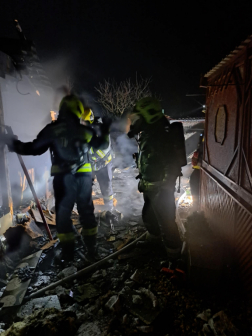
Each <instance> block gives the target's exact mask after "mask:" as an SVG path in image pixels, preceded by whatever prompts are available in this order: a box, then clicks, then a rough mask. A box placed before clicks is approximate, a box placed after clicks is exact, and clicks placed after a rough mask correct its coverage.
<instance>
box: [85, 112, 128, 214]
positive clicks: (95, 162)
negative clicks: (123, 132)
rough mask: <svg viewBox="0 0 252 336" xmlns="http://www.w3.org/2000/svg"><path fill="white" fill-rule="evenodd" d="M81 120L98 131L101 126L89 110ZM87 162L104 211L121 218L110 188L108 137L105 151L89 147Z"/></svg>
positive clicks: (109, 148)
mask: <svg viewBox="0 0 252 336" xmlns="http://www.w3.org/2000/svg"><path fill="white" fill-rule="evenodd" d="M83 120H84V122H85V123H88V124H90V125H92V126H93V127H94V128H95V127H97V128H98V129H99V128H100V126H101V125H102V123H101V118H99V119H97V121H95V118H94V113H93V111H92V110H91V109H90V108H85V111H84V114H83ZM88 154H89V161H90V162H91V164H92V170H93V177H94V176H96V178H97V181H98V183H99V185H100V189H101V193H102V196H103V201H104V205H105V210H106V211H109V212H111V213H112V214H114V215H115V216H116V217H117V219H120V218H121V217H122V214H121V213H120V212H119V211H117V210H116V209H115V208H114V204H113V203H114V202H113V200H114V195H113V187H112V178H113V172H112V170H113V164H112V158H113V153H112V148H111V139H110V136H109V143H108V146H107V148H105V149H102V150H101V149H98V150H97V149H94V148H93V147H91V148H90V149H89V152H88Z"/></svg>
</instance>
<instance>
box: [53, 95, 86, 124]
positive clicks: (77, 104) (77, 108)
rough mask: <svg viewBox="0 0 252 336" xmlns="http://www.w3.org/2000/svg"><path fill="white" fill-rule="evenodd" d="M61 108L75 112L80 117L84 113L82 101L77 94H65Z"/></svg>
mask: <svg viewBox="0 0 252 336" xmlns="http://www.w3.org/2000/svg"><path fill="white" fill-rule="evenodd" d="M59 107H60V110H61V109H62V108H63V109H64V110H66V112H71V113H73V114H75V115H76V116H77V117H78V118H79V119H80V118H81V117H82V115H83V113H84V107H83V104H82V102H81V101H80V100H79V99H78V97H76V96H75V95H68V96H65V97H64V98H63V99H62V100H61V102H60V106H59Z"/></svg>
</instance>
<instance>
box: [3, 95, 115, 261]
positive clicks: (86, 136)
mask: <svg viewBox="0 0 252 336" xmlns="http://www.w3.org/2000/svg"><path fill="white" fill-rule="evenodd" d="M83 113H84V108H83V105H82V103H81V101H80V100H79V99H78V98H77V97H76V96H75V95H68V96H65V97H64V98H63V99H62V101H61V103H60V108H59V116H58V119H57V120H56V121H54V122H52V123H50V124H48V125H47V126H46V127H45V128H44V129H42V131H41V132H40V133H39V134H38V136H37V138H36V139H35V140H34V141H33V142H28V143H23V142H21V141H18V140H13V141H12V143H11V144H10V145H9V148H10V150H11V151H14V152H16V153H18V154H21V155H41V154H43V153H45V152H46V151H47V150H48V149H49V150H50V152H51V160H52V167H51V175H52V176H54V180H53V187H54V195H55V209H56V228H57V232H58V237H59V239H60V243H61V246H62V259H63V260H65V261H69V260H72V259H73V256H74V238H75V237H74V229H73V225H72V220H71V213H72V209H73V207H74V204H75V203H77V208H78V212H79V215H80V223H81V225H82V227H83V230H82V234H83V238H84V242H85V244H86V248H87V255H86V257H87V259H88V260H89V261H91V262H93V261H95V260H96V257H97V251H96V235H97V222H96V220H95V216H94V206H93V202H92V168H91V164H90V163H89V161H88V154H87V153H88V150H89V148H90V147H92V148H96V149H99V148H101V149H103V148H104V147H105V148H106V147H107V146H108V141H109V129H108V128H109V125H108V124H103V129H102V134H101V136H100V137H98V136H96V134H95V132H94V130H92V128H90V127H87V126H84V125H81V124H80V118H81V116H82V114H83Z"/></svg>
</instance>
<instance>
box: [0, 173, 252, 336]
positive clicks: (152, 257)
mask: <svg viewBox="0 0 252 336" xmlns="http://www.w3.org/2000/svg"><path fill="white" fill-rule="evenodd" d="M134 175H135V171H134V169H127V170H120V169H117V172H114V189H115V191H116V194H117V195H119V193H121V194H120V197H119V196H118V197H117V199H118V210H121V211H123V213H124V217H123V218H122V219H120V220H115V218H112V217H111V216H110V215H108V216H106V213H105V216H104V213H103V211H104V209H103V208H102V207H103V205H101V204H99V205H98V206H97V207H96V216H97V220H98V221H99V235H98V250H99V253H100V255H101V256H102V257H108V260H106V261H105V262H104V263H103V264H100V266H99V267H98V268H97V267H94V268H92V269H91V271H90V272H87V273H86V274H84V275H82V276H81V277H75V275H76V274H77V272H78V271H79V270H81V269H83V268H86V267H88V266H89V264H86V263H85V261H83V258H82V255H83V253H84V250H83V244H82V241H81V239H80V237H79V236H78V234H77V233H76V248H75V252H76V253H75V260H74V262H72V263H69V264H66V265H64V267H63V266H62V265H59V264H57V262H56V256H57V254H58V252H59V251H60V245H59V243H58V241H57V240H56V239H55V241H54V242H53V243H50V244H48V240H47V238H46V237H45V235H44V233H43V227H42V226H41V225H39V223H38V222H36V225H37V226H38V227H39V229H41V230H42V235H41V236H39V237H35V238H32V239H31V240H30V243H29V246H30V250H29V253H30V252H31V253H30V254H29V255H27V256H25V257H23V258H22V259H19V260H18V262H16V264H15V266H14V264H12V268H11V269H12V272H10V274H9V276H8V277H7V278H6V279H5V282H4V281H3V282H1V281H0V287H1V289H0V297H1V298H0V302H2V305H3V307H2V308H1V310H0V321H3V323H1V324H0V328H1V330H0V332H1V331H2V333H1V335H3V336H14V335H15V336H21V335H28V336H29V335H36V334H39V335H54V336H55V335H77V336H96V335H103V336H114V335H142V334H149V335H155V336H159V335H160V336H165V335H169V336H180V335H200V336H205V335H227V336H231V335H232V336H233V335H244V336H246V335H251V332H252V329H251V328H252V314H251V312H252V310H251V308H250V307H251V302H250V301H245V300H244V301H243V300H242V296H241V293H238V294H236V293H234V292H232V295H230V293H231V290H232V288H231V286H229V283H227V282H226V283H224V284H223V286H222V287H218V289H216V287H214V286H213V287H212V288H211V287H209V286H206V283H204V282H203V283H202V284H201V286H198V287H197V286H194V287H193V286H192V285H193V284H192V283H191V282H190V267H191V265H190V264H187V261H188V259H187V257H184V260H180V261H178V262H177V263H176V264H173V265H172V264H170V263H168V261H167V258H166V252H165V249H164V248H163V247H162V244H159V245H153V246H150V247H149V248H143V247H141V245H137V244H136V245H135V246H134V247H133V248H132V249H130V250H127V251H126V252H122V253H121V254H119V255H118V256H117V257H116V258H110V257H109V256H110V255H111V254H112V253H114V252H116V251H120V250H121V249H122V248H123V247H124V246H127V245H128V244H129V243H130V242H132V241H134V240H135V239H136V238H137V237H139V236H140V235H141V234H142V233H143V232H144V230H145V229H144V227H143V224H142V222H141V207H142V200H141V197H142V196H141V195H140V194H139V193H138V192H137V191H136V190H137V189H136V183H137V181H135V180H134ZM134 188H135V189H134ZM99 192H100V191H99V188H98V187H97V184H95V185H94V195H93V196H94V198H95V197H98V198H100V195H99ZM122 195H124V196H123V197H122ZM125 200H127V203H126V204H125ZM132 209H133V211H132ZM46 210H48V208H47V209H45V211H46ZM48 211H50V212H51V214H53V207H52V208H51V209H50V210H48ZM73 217H74V219H75V221H76V225H75V227H76V231H77V232H78V231H79V229H80V227H79V224H78V215H77V214H76V213H73ZM202 223H203V224H202ZM19 225H22V224H19ZM50 228H51V231H52V234H53V236H54V238H56V236H55V234H56V231H55V226H54V225H53V224H51V225H50ZM186 228H187V236H186V241H187V242H194V239H193V237H194V235H195V233H196V232H197V234H198V233H200V236H204V235H205V234H207V235H209V234H208V233H209V231H208V230H209V228H208V226H207V223H206V221H205V218H204V216H203V214H196V215H193V216H192V217H190V218H189V220H188V222H187V226H186ZM200 242H202V240H200ZM196 243H198V242H196ZM45 246H47V247H46V248H44V247H45ZM191 246H192V244H191V245H190V244H189V249H190V247H191ZM43 248H44V249H43ZM13 253H14V252H11V254H10V256H12V255H13ZM204 262H205V265H207V263H208V260H204ZM193 266H194V265H193ZM201 270H202V267H201ZM69 276H72V280H71V281H67V278H68V277H69ZM64 279H66V281H65V280H64ZM3 280H4V279H3ZM59 280H60V281H62V282H61V285H58V286H56V287H55V288H51V289H50V288H49V289H47V288H46V287H47V286H48V285H50V284H53V283H55V282H56V281H59ZM229 280H230V279H229ZM194 285H195V284H194ZM20 288H21V289H22V293H24V292H25V294H22V295H21V294H20V291H18V290H20ZM41 288H44V289H45V291H44V292H43V294H41V295H37V294H38V293H37V292H38V290H40V289H41ZM223 289H224V290H223ZM30 295H33V297H32V298H31V297H30ZM36 295H37V297H36V298H34V296H36ZM13 297H14V298H13ZM1 299H4V300H3V301H1Z"/></svg>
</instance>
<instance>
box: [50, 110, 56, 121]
mask: <svg viewBox="0 0 252 336" xmlns="http://www.w3.org/2000/svg"><path fill="white" fill-rule="evenodd" d="M50 113H51V119H52V121H54V120H56V119H57V118H56V116H57V113H56V112H54V111H50Z"/></svg>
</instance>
